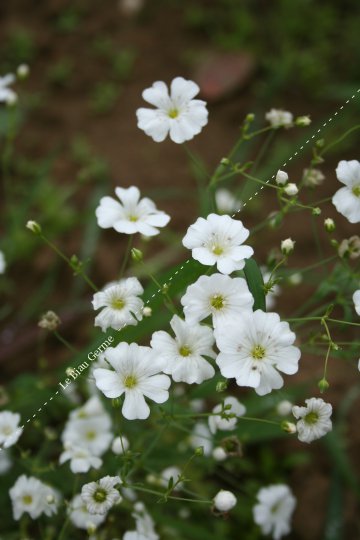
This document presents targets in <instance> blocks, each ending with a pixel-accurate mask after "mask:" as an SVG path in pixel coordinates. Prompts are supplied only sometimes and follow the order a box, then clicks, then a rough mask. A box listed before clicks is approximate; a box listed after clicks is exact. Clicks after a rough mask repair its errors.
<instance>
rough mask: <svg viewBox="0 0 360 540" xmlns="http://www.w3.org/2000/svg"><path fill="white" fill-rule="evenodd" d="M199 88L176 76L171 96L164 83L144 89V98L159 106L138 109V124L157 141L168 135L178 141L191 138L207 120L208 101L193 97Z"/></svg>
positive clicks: (159, 82) (160, 82)
mask: <svg viewBox="0 0 360 540" xmlns="http://www.w3.org/2000/svg"><path fill="white" fill-rule="evenodd" d="M199 91H200V88H199V87H198V85H197V84H196V83H194V82H193V81H187V80H185V79H183V78H182V77H176V78H175V79H173V81H172V82H171V87H170V96H169V92H168V87H167V86H166V84H165V83H164V82H162V81H157V82H154V84H153V85H152V87H151V88H147V89H146V90H144V91H143V93H142V97H143V98H144V100H145V101H147V102H148V103H150V105H153V106H154V107H156V109H145V108H140V109H138V110H137V111H136V116H137V120H138V124H137V125H138V127H139V128H140V129H142V130H143V131H145V133H146V135H149V136H150V137H151V138H152V139H153V140H154V141H155V142H161V141H163V140H165V139H166V137H167V135H168V134H169V136H170V139H171V140H172V141H174V142H175V143H179V144H181V143H183V142H185V141H189V140H190V139H192V138H193V137H194V135H197V134H198V133H200V131H201V129H202V128H203V127H204V126H205V125H206V124H207V122H208V111H207V109H206V103H205V101H201V100H199V99H193V98H194V97H195V96H196V95H197V94H198V93H199Z"/></svg>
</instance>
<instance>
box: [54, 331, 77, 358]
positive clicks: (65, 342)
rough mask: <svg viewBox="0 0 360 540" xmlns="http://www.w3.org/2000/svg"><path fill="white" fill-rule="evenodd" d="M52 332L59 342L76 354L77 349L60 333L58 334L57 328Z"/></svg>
mask: <svg viewBox="0 0 360 540" xmlns="http://www.w3.org/2000/svg"><path fill="white" fill-rule="evenodd" d="M53 334H54V336H55V337H56V338H57V339H58V340H59V341H60V343H62V344H63V345H65V347H66V348H67V349H69V351H71V352H72V353H74V354H77V353H78V352H79V351H77V350H76V349H75V348H74V347H73V346H72V345H71V343H69V342H68V340H67V339H65V338H64V337H62V335H61V334H59V332H58V331H57V330H53Z"/></svg>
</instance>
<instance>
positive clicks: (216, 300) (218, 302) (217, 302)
mask: <svg viewBox="0 0 360 540" xmlns="http://www.w3.org/2000/svg"><path fill="white" fill-rule="evenodd" d="M210 304H211V306H212V307H213V308H214V309H222V308H223V307H224V297H223V296H221V294H214V296H213V297H212V298H211V301H210Z"/></svg>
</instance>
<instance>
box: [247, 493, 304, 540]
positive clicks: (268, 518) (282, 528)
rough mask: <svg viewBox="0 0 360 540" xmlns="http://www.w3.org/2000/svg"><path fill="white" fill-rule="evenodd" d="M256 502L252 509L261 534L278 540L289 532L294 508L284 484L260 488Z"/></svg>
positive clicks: (292, 499)
mask: <svg viewBox="0 0 360 540" xmlns="http://www.w3.org/2000/svg"><path fill="white" fill-rule="evenodd" d="M257 500H258V503H257V504H256V505H255V506H254V508H253V516H254V521H255V523H256V524H257V525H259V526H260V528H261V531H262V533H263V534H272V537H273V539H274V540H280V538H282V537H283V536H285V535H287V534H288V533H289V532H290V530H291V527H290V520H291V516H292V514H293V512H294V510H295V506H296V499H295V497H294V495H293V494H292V492H291V490H290V488H289V487H288V486H287V485H285V484H277V485H272V486H268V487H266V488H261V489H260V490H259V492H258V493H257Z"/></svg>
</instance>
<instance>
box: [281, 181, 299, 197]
mask: <svg viewBox="0 0 360 540" xmlns="http://www.w3.org/2000/svg"><path fill="white" fill-rule="evenodd" d="M284 192H285V193H286V195H288V196H289V197H294V196H295V195H297V194H298V193H299V190H298V187H297V185H296V184H294V183H292V182H290V184H287V186H285V187H284Z"/></svg>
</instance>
